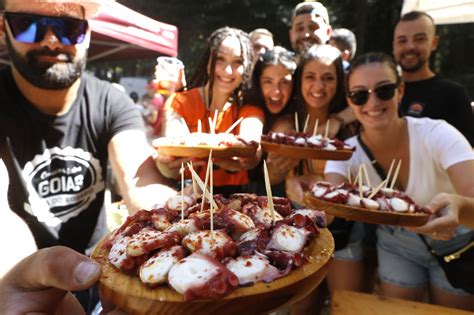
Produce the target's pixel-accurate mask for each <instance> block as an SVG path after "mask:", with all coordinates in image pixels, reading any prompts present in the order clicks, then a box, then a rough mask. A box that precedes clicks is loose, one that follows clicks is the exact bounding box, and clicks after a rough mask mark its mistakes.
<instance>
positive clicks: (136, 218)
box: [105, 210, 152, 248]
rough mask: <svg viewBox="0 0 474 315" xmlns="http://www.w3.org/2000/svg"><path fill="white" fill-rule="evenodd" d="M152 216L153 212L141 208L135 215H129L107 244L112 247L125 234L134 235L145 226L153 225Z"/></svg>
mask: <svg viewBox="0 0 474 315" xmlns="http://www.w3.org/2000/svg"><path fill="white" fill-rule="evenodd" d="M151 216H152V212H150V211H148V210H140V211H137V212H136V213H134V214H133V215H129V216H128V217H127V219H126V220H125V222H124V223H123V224H122V225H121V226H120V227H119V228H118V229H117V230H115V232H114V233H112V235H111V236H110V237H109V239H108V241H107V243H106V245H105V246H106V247H107V248H111V247H112V245H113V244H114V243H115V242H116V241H117V240H118V239H120V238H122V237H125V236H132V235H134V234H135V233H138V232H139V231H141V230H142V229H143V228H145V227H151V226H152V223H151Z"/></svg>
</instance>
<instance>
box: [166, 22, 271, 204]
mask: <svg viewBox="0 0 474 315" xmlns="http://www.w3.org/2000/svg"><path fill="white" fill-rule="evenodd" d="M252 59H253V52H252V46H251V43H250V39H249V37H248V35H247V33H245V32H243V31H241V30H239V29H235V28H229V27H223V28H220V29H218V30H216V31H215V32H214V33H212V34H211V36H210V37H209V38H208V47H207V49H206V51H205V53H204V56H203V57H202V59H201V62H200V64H199V66H198V68H197V69H196V71H195V73H194V75H193V76H192V78H191V80H190V83H189V85H188V86H187V87H186V90H183V91H180V92H178V93H175V94H173V95H171V96H170V97H169V99H168V100H167V102H166V104H165V124H164V127H163V128H164V129H163V135H164V136H165V137H170V136H181V135H186V133H187V132H189V131H190V132H197V131H198V130H199V131H202V132H206V133H223V132H225V131H226V130H227V129H228V128H229V127H230V126H232V125H233V124H234V123H235V122H236V121H237V120H239V119H240V118H242V121H241V123H240V125H239V126H237V127H236V128H234V129H233V130H232V133H234V134H235V135H238V136H240V137H241V138H243V139H244V140H247V141H251V140H253V141H257V142H260V135H261V133H262V128H263V121H264V117H263V116H264V115H263V112H262V110H261V109H260V108H258V107H256V106H252V105H245V104H244V95H245V91H246V89H247V88H248V86H249V84H250V76H251V70H252ZM199 126H200V127H199ZM260 156H261V152H260V149H259V150H257V151H256V153H255V155H254V156H252V157H246V158H243V157H233V158H228V159H218V160H214V165H215V167H214V171H213V174H214V185H215V186H216V188H215V191H216V192H219V193H223V194H224V195H229V194H230V193H233V192H244V191H245V187H244V186H245V185H247V184H248V174H247V169H249V168H253V167H254V166H256V165H257V164H258V162H259V160H260ZM189 160H190V159H189V158H186V159H182V158H181V159H180V158H176V157H172V156H167V155H163V154H160V156H159V157H158V167H159V169H160V171H161V172H162V174H163V175H165V176H166V177H169V178H178V175H179V169H180V167H181V163H183V162H187V161H189ZM196 166H197V167H198V168H199V172H198V173H199V175H200V176H201V178H202V179H203V180H204V177H205V173H206V172H205V170H206V167H205V163H204V162H199V163H198V164H196Z"/></svg>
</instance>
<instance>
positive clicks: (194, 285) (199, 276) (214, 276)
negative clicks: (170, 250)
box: [168, 253, 239, 301]
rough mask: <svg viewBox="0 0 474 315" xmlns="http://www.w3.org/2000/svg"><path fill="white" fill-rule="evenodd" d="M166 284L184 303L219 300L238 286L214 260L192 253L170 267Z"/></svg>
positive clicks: (226, 270)
mask: <svg viewBox="0 0 474 315" xmlns="http://www.w3.org/2000/svg"><path fill="white" fill-rule="evenodd" d="M168 283H169V285H170V286H171V287H172V288H173V289H175V290H176V291H177V292H179V293H181V294H183V295H184V300H185V301H191V300H194V299H217V298H221V297H223V296H225V295H227V294H228V293H230V292H231V291H233V290H234V289H236V288H237V286H238V285H239V279H238V278H237V277H236V276H235V275H234V274H233V273H232V272H230V271H229V270H228V269H227V268H226V267H225V266H224V265H223V264H221V263H220V262H219V261H217V260H216V259H214V258H212V257H209V256H207V255H204V254H199V253H193V254H191V255H190V256H188V257H186V258H183V259H181V260H180V261H179V262H178V263H177V264H175V265H174V266H173V267H171V270H170V272H169V274H168Z"/></svg>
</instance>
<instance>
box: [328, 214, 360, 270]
mask: <svg viewBox="0 0 474 315" xmlns="http://www.w3.org/2000/svg"><path fill="white" fill-rule="evenodd" d="M363 239H364V224H363V223H361V222H354V224H353V225H352V229H351V232H350V235H349V241H348V243H347V246H346V247H344V248H342V249H339V250H336V251H335V252H334V259H341V260H352V261H359V260H362V258H363V257H364V249H363V243H362V241H363Z"/></svg>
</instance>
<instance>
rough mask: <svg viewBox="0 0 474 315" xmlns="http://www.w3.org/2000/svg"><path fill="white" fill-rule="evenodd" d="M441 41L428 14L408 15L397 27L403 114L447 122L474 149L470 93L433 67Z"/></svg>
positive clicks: (395, 48) (395, 41) (396, 51)
mask: <svg viewBox="0 0 474 315" xmlns="http://www.w3.org/2000/svg"><path fill="white" fill-rule="evenodd" d="M438 42H439V37H438V36H437V35H436V26H435V23H434V21H433V18H432V17H431V16H430V15H428V14H426V13H425V12H420V11H412V12H409V13H406V14H405V15H403V16H402V17H401V19H400V21H399V22H398V23H397V25H396V26H395V31H394V35H393V54H394V57H395V60H396V61H397V63H398V65H399V66H400V68H401V69H402V79H403V81H404V82H405V94H404V95H403V99H402V102H401V104H400V113H401V114H402V115H409V116H413V117H429V118H433V119H444V120H446V121H447V122H448V123H450V124H451V125H453V126H454V127H456V128H457V129H458V130H459V131H460V132H461V133H462V134H463V135H464V136H465V137H466V138H467V139H468V141H469V142H470V143H471V145H473V146H474V120H473V114H472V109H471V101H470V100H469V97H468V95H467V93H466V90H465V89H464V88H463V87H462V86H461V85H460V84H458V83H456V82H453V81H450V80H447V79H444V78H441V77H440V76H439V75H437V74H436V73H434V72H433V70H432V69H431V68H430V57H431V54H432V53H433V52H434V51H435V50H436V48H437V46H438Z"/></svg>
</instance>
